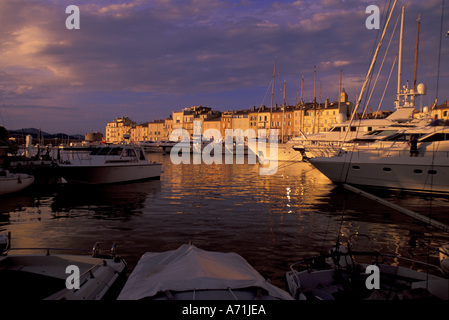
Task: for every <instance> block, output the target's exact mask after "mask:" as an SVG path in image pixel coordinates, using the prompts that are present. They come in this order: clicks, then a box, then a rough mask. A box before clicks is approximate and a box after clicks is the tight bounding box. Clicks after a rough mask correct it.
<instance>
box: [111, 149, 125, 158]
mask: <svg viewBox="0 0 449 320" xmlns="http://www.w3.org/2000/svg"><path fill="white" fill-rule="evenodd" d="M122 150H123V148H112V149H111V151H110V152H109V155H110V156H119V155H120V154H121V153H122Z"/></svg>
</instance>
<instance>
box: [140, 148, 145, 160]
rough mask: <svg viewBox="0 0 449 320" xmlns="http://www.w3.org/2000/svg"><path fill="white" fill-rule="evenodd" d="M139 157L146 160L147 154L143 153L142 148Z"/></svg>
mask: <svg viewBox="0 0 449 320" xmlns="http://www.w3.org/2000/svg"><path fill="white" fill-rule="evenodd" d="M139 155H140V156H139V159H140V160H145V155H144V154H143V151H142V150H139Z"/></svg>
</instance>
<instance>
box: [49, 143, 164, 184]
mask: <svg viewBox="0 0 449 320" xmlns="http://www.w3.org/2000/svg"><path fill="white" fill-rule="evenodd" d="M70 156H71V158H70V159H64V157H61V162H60V163H59V164H58V166H59V168H60V170H61V173H60V174H61V176H62V177H63V178H64V179H65V180H67V181H68V182H71V183H80V184H109V183H121V182H130V181H138V180H146V179H158V178H160V176H161V172H162V164H160V163H156V162H150V161H148V159H147V157H146V155H145V152H144V151H143V150H142V148H140V147H137V146H134V145H107V146H102V147H98V148H96V149H94V150H92V152H90V153H89V154H87V153H76V154H71V155H70Z"/></svg>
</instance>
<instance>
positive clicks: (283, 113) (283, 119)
mask: <svg viewBox="0 0 449 320" xmlns="http://www.w3.org/2000/svg"><path fill="white" fill-rule="evenodd" d="M284 121H285V80H284V99H283V106H282V143H284Z"/></svg>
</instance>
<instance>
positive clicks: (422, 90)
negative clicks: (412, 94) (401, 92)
mask: <svg viewBox="0 0 449 320" xmlns="http://www.w3.org/2000/svg"><path fill="white" fill-rule="evenodd" d="M416 90H417V91H418V94H422V95H424V94H426V93H427V86H426V85H425V84H424V83H420V84H418V87H417V88H416Z"/></svg>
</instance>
